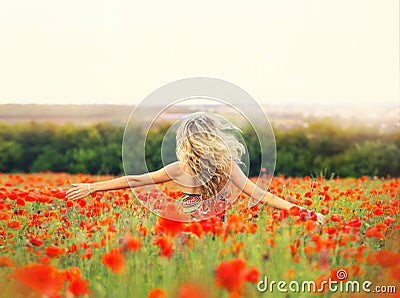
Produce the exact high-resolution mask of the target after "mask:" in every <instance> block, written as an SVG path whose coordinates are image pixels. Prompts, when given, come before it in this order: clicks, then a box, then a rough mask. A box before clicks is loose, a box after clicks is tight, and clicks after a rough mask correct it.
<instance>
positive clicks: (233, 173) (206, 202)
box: [67, 113, 325, 224]
mask: <svg viewBox="0 0 400 298" xmlns="http://www.w3.org/2000/svg"><path fill="white" fill-rule="evenodd" d="M221 125H222V124H221V123H220V122H219V121H218V119H217V118H216V117H214V116H212V115H209V114H206V113H195V114H192V115H189V116H188V117H187V118H186V119H185V121H183V123H182V124H181V125H180V127H179V129H178V131H177V137H176V141H177V146H176V147H177V149H176V153H177V157H178V161H176V162H174V163H171V164H169V165H167V166H165V167H163V168H162V169H160V170H158V171H154V172H150V173H147V174H142V175H129V176H124V177H120V178H116V179H111V180H107V181H102V182H95V183H80V184H73V186H74V187H73V188H71V189H70V190H68V191H67V198H68V199H72V200H74V199H80V198H83V197H86V196H88V195H90V194H92V193H94V192H97V191H106V190H115V189H123V188H128V187H131V188H135V187H139V186H146V185H152V184H158V183H162V182H167V181H171V180H173V181H175V182H176V183H177V184H178V185H179V186H180V188H181V190H182V192H183V194H184V195H183V197H182V198H180V199H178V202H179V203H180V205H181V207H182V209H181V210H182V211H183V213H185V214H189V215H190V217H191V218H201V217H202V215H204V214H206V215H207V217H210V216H212V215H214V214H221V212H223V210H224V207H225V206H226V203H227V199H226V196H225V193H226V192H227V187H228V185H229V183H230V182H232V183H233V184H234V185H235V186H237V187H238V188H239V189H240V190H242V191H243V192H244V193H245V194H247V195H249V196H250V197H252V199H253V200H255V201H256V202H261V203H266V204H268V205H269V206H272V207H275V208H278V209H287V210H289V209H290V208H292V207H294V206H297V205H295V204H293V203H290V202H288V201H285V200H283V199H281V198H279V197H277V196H276V195H274V194H272V193H270V192H265V191H264V190H262V189H261V188H259V187H258V186H257V185H255V184H254V183H253V182H252V181H250V180H249V179H248V178H247V177H246V175H244V173H243V172H242V170H241V169H240V167H239V165H238V163H239V164H240V163H241V159H240V158H241V156H242V154H243V153H244V151H245V149H244V146H243V145H242V144H241V143H240V142H239V141H238V140H237V139H236V138H235V137H234V136H233V135H231V134H228V133H226V132H225V131H224V130H222V129H220V126H221ZM297 207H299V208H301V207H300V206H297ZM316 220H317V222H318V224H323V223H324V221H325V217H324V216H323V215H322V214H320V213H318V212H316Z"/></svg>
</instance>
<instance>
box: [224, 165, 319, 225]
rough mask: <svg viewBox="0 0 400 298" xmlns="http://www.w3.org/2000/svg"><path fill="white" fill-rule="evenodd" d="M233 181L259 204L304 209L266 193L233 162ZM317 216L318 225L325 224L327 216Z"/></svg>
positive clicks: (279, 207)
mask: <svg viewBox="0 0 400 298" xmlns="http://www.w3.org/2000/svg"><path fill="white" fill-rule="evenodd" d="M231 180H232V182H233V183H234V184H235V185H236V186H237V187H238V188H239V189H240V190H242V191H243V192H244V193H245V194H247V195H249V196H250V197H252V198H253V199H254V200H255V201H257V202H261V203H266V204H268V205H269V206H271V207H275V208H278V209H287V210H289V209H290V208H292V207H294V206H296V207H299V208H303V207H300V206H298V205H296V204H293V203H290V202H288V201H286V200H284V199H282V198H280V197H278V196H276V195H274V194H272V193H270V192H268V191H264V190H263V189H261V188H260V187H258V186H257V185H255V184H254V183H253V182H252V181H251V180H249V179H248V178H247V177H246V175H245V174H244V173H243V172H242V170H241V169H240V168H239V166H238V165H237V164H236V163H235V162H232V172H231ZM303 209H305V208H303ZM316 215H317V221H318V223H319V224H323V223H324V222H325V216H324V215H322V214H321V213H319V212H316Z"/></svg>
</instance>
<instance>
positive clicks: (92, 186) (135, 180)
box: [67, 163, 179, 200]
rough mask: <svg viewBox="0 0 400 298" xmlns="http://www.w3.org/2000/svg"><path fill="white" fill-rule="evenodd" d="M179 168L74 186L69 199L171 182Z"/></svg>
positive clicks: (68, 192) (166, 167) (167, 167)
mask: <svg viewBox="0 0 400 298" xmlns="http://www.w3.org/2000/svg"><path fill="white" fill-rule="evenodd" d="M178 168H179V164H177V163H172V164H169V165H167V166H165V167H164V168H162V169H160V170H158V171H154V172H150V173H146V174H142V175H128V176H122V177H119V178H115V179H111V180H106V181H101V182H94V183H76V184H72V186H73V187H72V188H71V189H69V190H68V191H67V199H70V200H77V199H81V198H84V197H86V196H88V195H90V194H92V193H94V192H97V191H107V190H116V189H123V188H128V187H138V186H146V185H150V184H157V183H162V182H166V181H170V180H172V179H173V178H172V177H171V176H173V175H174V173H175V172H177V170H178Z"/></svg>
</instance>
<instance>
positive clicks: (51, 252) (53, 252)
mask: <svg viewBox="0 0 400 298" xmlns="http://www.w3.org/2000/svg"><path fill="white" fill-rule="evenodd" d="M63 254H65V248H62V247H61V248H60V247H57V246H49V247H48V248H46V255H48V256H49V257H50V258H58V257H59V256H60V255H63Z"/></svg>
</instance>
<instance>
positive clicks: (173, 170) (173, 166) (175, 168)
mask: <svg viewBox="0 0 400 298" xmlns="http://www.w3.org/2000/svg"><path fill="white" fill-rule="evenodd" d="M164 169H165V171H166V172H167V174H168V176H170V177H171V178H172V179H176V178H177V177H179V176H181V175H182V167H181V165H180V163H179V161H175V162H172V163H170V164H168V165H166V166H165V167H164Z"/></svg>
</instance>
